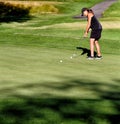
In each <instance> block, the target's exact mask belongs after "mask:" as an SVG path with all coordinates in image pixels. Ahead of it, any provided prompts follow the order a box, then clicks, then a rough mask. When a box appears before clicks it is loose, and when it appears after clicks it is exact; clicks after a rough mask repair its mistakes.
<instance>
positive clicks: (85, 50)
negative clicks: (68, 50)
mask: <svg viewBox="0 0 120 124" xmlns="http://www.w3.org/2000/svg"><path fill="white" fill-rule="evenodd" d="M76 49H78V50H82V53H81V55H84V54H87V56H91V54H90V50H89V49H87V48H83V47H76ZM94 55H95V56H96V55H97V53H96V52H95V51H94Z"/></svg>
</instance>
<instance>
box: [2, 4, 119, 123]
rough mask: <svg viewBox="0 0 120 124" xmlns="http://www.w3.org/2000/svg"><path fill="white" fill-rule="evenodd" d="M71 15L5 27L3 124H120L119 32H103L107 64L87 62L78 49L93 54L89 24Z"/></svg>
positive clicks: (116, 30) (51, 16)
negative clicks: (86, 35)
mask: <svg viewBox="0 0 120 124" xmlns="http://www.w3.org/2000/svg"><path fill="white" fill-rule="evenodd" d="M92 4H93V3H92ZM92 4H89V6H91V5H92ZM84 5H85V3H81V5H80V7H82V6H84ZM87 5H88V4H87ZM87 5H86V6H87ZM75 6H76V10H77V11H75V12H73V13H71V10H75ZM71 10H69V12H70V13H69V12H68V13H65V14H60V15H39V16H38V15H37V16H36V18H35V17H34V18H33V19H32V20H29V21H26V22H23V23H17V22H11V23H1V30H0V124H114V123H115V124H119V116H120V107H119V106H120V84H119V82H120V78H119V75H120V57H119V56H120V49H119V46H120V40H119V34H120V29H115V28H114V27H113V29H107V28H106V29H104V30H103V34H102V38H101V40H100V45H101V50H102V55H103V59H102V60H100V61H96V60H93V61H88V60H87V59H86V57H87V55H86V54H84V55H81V53H82V50H77V49H76V47H78V46H79V47H83V48H87V49H89V39H88V38H86V39H80V37H81V36H82V35H83V30H84V28H83V27H81V25H85V24H86V22H85V21H82V20H74V19H73V18H71V17H72V15H74V14H75V13H77V12H78V10H79V5H77V4H76V3H74V6H73V8H71ZM65 17H67V19H66V18H65ZM75 22H78V23H80V24H81V25H80V28H79V27H77V26H76V27H74V25H75ZM104 22H105V23H106V24H107V21H104ZM113 22H114V21H113ZM66 23H67V24H68V23H69V25H67V26H66ZM56 24H57V25H56ZM60 24H61V26H60ZM62 24H63V25H64V24H65V26H63V27H62ZM71 25H73V27H70V26H71ZM73 54H77V57H75V58H73V59H70V57H71V56H72V55H73ZM60 60H63V62H62V63H60Z"/></svg>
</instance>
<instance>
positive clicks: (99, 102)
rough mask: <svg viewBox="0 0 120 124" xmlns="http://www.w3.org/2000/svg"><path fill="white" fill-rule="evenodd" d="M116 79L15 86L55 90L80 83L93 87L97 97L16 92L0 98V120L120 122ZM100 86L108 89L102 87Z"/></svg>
mask: <svg viewBox="0 0 120 124" xmlns="http://www.w3.org/2000/svg"><path fill="white" fill-rule="evenodd" d="M119 82H120V80H115V81H114V84H105V83H100V82H89V81H80V80H68V81H65V82H64V83H62V84H61V85H57V83H56V84H55V83H53V84H52V83H51V84H47V83H46V82H44V83H43V84H41V83H36V84H35V83H33V84H30V85H29V84H28V85H23V86H20V87H16V88H15V87H14V88H15V90H16V89H17V88H23V89H28V90H32V88H35V87H36V88H39V87H44V88H49V89H51V90H58V91H64V90H70V89H71V88H74V87H81V88H84V89H89V90H91V91H94V93H96V94H98V96H99V97H100V99H80V98H68V97H67V98H66V97H64V98H63V97H57V96H54V95H52V94H49V95H46V96H45V95H44V96H42V95H40V96H39V95H38V97H37V98H36V96H32V97H27V96H22V95H19V94H18V95H17V94H16V95H14V98H11V99H10V98H9V99H7V100H5V99H4V100H1V101H0V121H1V122H0V124H34V123H35V124H120V91H119ZM101 86H104V87H107V88H109V89H110V90H103V89H101V88H100V87H101ZM12 90H14V89H12ZM2 92H3V91H2Z"/></svg>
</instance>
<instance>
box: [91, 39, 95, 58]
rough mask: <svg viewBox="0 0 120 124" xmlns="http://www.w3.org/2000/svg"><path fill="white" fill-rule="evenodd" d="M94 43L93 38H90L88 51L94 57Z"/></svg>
mask: <svg viewBox="0 0 120 124" xmlns="http://www.w3.org/2000/svg"><path fill="white" fill-rule="evenodd" d="M94 43H95V39H94V38H90V53H91V56H92V57H94Z"/></svg>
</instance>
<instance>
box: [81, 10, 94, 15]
mask: <svg viewBox="0 0 120 124" xmlns="http://www.w3.org/2000/svg"><path fill="white" fill-rule="evenodd" d="M86 10H87V11H88V12H89V13H92V14H94V12H93V10H92V9H89V8H82V10H81V12H82V15H81V16H83V13H84V11H86Z"/></svg>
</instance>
